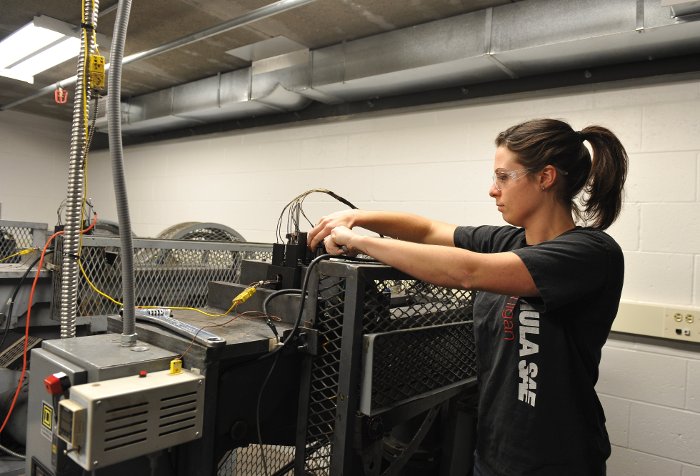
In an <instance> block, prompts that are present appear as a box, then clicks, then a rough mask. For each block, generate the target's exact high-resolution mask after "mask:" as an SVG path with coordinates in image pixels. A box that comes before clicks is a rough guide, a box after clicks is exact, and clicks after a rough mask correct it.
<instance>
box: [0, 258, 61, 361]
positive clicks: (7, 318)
mask: <svg viewBox="0 0 700 476" xmlns="http://www.w3.org/2000/svg"><path fill="white" fill-rule="evenodd" d="M48 253H52V251H47V252H46V253H44V255H46V254H48ZM40 260H41V256H40V257H38V258H37V259H35V260H34V261H33V262H32V263H31V264H30V265H29V266H28V267H27V270H26V271H25V272H24V274H23V275H22V277H21V278H20V279H19V282H18V283H17V287H15V290H14V292H13V293H12V297H11V298H10V302H9V304H8V307H7V314H6V315H5V329H4V331H3V334H2V339H1V340H0V350H2V346H3V345H4V344H5V339H7V336H8V334H9V333H10V321H11V320H12V311H13V309H14V307H15V299H17V295H18V294H19V290H20V289H21V288H22V285H23V284H24V281H25V280H26V279H27V276H29V272H30V271H31V269H32V268H33V267H34V266H36V264H37V263H38V262H39V261H40ZM39 271H40V272H41V270H39Z"/></svg>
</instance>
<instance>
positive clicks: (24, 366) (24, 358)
mask: <svg viewBox="0 0 700 476" xmlns="http://www.w3.org/2000/svg"><path fill="white" fill-rule="evenodd" d="M96 223H97V213H95V216H94V218H93V220H92V223H91V224H90V226H89V227H87V228H86V229H84V230H82V231H81V232H80V233H81V234H83V233H87V232H88V231H90V230H91V229H93V228H94V227H95V224H96ZM62 234H63V231H57V232H56V233H54V234H53V235H51V236H50V237H49V239H48V240H46V244H45V245H44V249H43V250H41V258H40V259H39V266H38V267H37V273H36V276H34V281H33V282H32V289H31V291H30V292H29V305H28V307H27V322H26V324H25V326H24V351H23V355H22V373H21V374H20V376H19V382H18V383H17V390H16V391H15V396H14V397H13V398H12V403H11V404H10V408H9V409H8V410H7V415H6V416H5V421H3V422H2V426H1V427H0V433H2V432H3V430H4V429H5V426H6V425H7V422H8V421H9V420H10V416H11V415H12V411H13V410H14V408H15V403H16V402H17V397H19V394H20V392H21V390H22V384H23V383H24V377H25V375H26V373H27V350H28V349H27V347H29V319H30V317H31V315H32V303H33V302H34V291H35V290H36V284H37V283H38V282H39V275H40V274H41V267H42V266H43V264H44V257H45V256H46V250H47V249H48V247H49V245H50V244H51V242H52V241H53V239H54V238H56V237H57V236H58V235H62ZM7 318H8V319H9V318H10V316H7Z"/></svg>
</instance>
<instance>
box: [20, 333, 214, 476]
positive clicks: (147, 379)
mask: <svg viewBox="0 0 700 476" xmlns="http://www.w3.org/2000/svg"><path fill="white" fill-rule="evenodd" d="M175 357H176V354H174V353H172V352H169V351H166V350H163V349H160V348H158V347H155V346H152V345H149V344H143V343H139V344H138V345H136V346H133V347H122V346H120V345H119V336H118V335H116V334H101V335H94V336H87V337H77V338H73V339H61V340H50V341H44V342H43V344H42V348H41V349H35V350H33V351H32V356H31V358H32V379H31V381H30V389H29V404H28V408H29V413H28V418H27V420H28V429H27V455H28V458H27V462H26V474H27V475H39V476H43V475H49V474H56V473H58V472H61V473H62V474H72V472H75V473H76V474H80V473H79V471H80V468H82V469H85V470H88V471H92V470H95V469H98V468H102V467H107V466H112V467H113V469H112V472H114V471H119V472H121V474H126V471H128V469H127V467H124V466H122V467H121V469H119V466H120V463H122V462H126V463H122V464H127V465H128V464H134V460H135V458H137V457H139V456H143V455H149V454H153V453H155V452H157V451H159V450H162V449H164V448H170V447H173V446H176V445H178V444H181V443H185V442H187V441H191V440H193V439H196V438H199V437H200V436H201V431H202V412H201V411H198V409H200V408H201V406H202V404H203V401H204V377H203V376H201V375H198V374H197V373H194V372H190V371H183V370H180V371H178V370H177V369H175V370H174V371H171V370H169V367H170V362H171V361H172V360H173V359H174V358H175ZM46 378H54V379H59V380H61V379H62V380H63V385H64V388H63V389H62V391H61V393H58V394H56V392H50V391H49V389H47V388H44V387H45V386H46ZM52 393H54V394H52ZM136 461H137V462H138V460H136ZM71 468H73V470H74V471H71Z"/></svg>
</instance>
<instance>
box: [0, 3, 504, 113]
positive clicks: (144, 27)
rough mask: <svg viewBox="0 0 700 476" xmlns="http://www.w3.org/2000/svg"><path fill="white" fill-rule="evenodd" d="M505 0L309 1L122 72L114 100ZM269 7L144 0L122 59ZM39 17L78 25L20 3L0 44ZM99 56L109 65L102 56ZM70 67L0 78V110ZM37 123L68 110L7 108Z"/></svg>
mask: <svg viewBox="0 0 700 476" xmlns="http://www.w3.org/2000/svg"><path fill="white" fill-rule="evenodd" d="M509 1H510V0H316V1H315V2H312V3H309V4H307V5H304V6H300V7H298V8H295V9H292V10H289V11H287V12H283V13H279V14H277V15H275V16H272V17H270V18H266V19H262V20H259V21H255V22H253V23H251V24H248V25H245V26H242V27H240V28H236V29H234V30H231V31H228V32H225V33H221V34H218V35H216V36H214V37H211V38H208V39H204V40H201V41H198V42H195V43H192V44H190V45H187V46H184V47H181V48H178V49H176V50H173V51H171V52H167V53H163V54H160V55H157V56H155V57H152V58H149V59H145V60H142V61H138V62H133V63H131V64H128V65H125V66H124V68H123V73H122V97H130V96H139V95H142V94H144V93H148V92H151V91H156V90H160V89H163V88H166V87H168V86H173V85H179V84H183V83H187V82H190V81H193V80H197V79H202V78H206V77H210V76H212V75H215V74H217V73H220V72H226V71H232V70H236V69H239V68H243V67H247V66H250V62H247V61H244V60H242V59H239V58H236V57H234V56H232V55H230V54H227V53H226V51H228V50H231V49H234V48H238V47H242V46H245V45H249V44H252V43H256V42H259V41H261V40H265V39H269V38H273V37H277V36H285V37H287V38H289V39H290V40H293V41H295V42H298V43H301V44H302V45H305V46H306V47H308V48H309V49H312V50H313V49H317V48H321V47H325V46H328V45H333V44H337V43H342V42H344V41H349V40H354V39H357V38H362V37H366V36H370V35H374V34H377V33H382V32H386V31H390V30H394V29H398V28H403V27H406V26H410V25H416V24H419V23H425V22H428V21H431V20H436V19H440V18H445V17H450V16H454V15H458V14H461V13H466V12H470V11H475V10H480V9H483V8H486V7H490V6H496V5H501V4H504V3H509ZM272 3H274V1H272V0H148V1H134V2H132V6H131V14H130V17H129V26H128V30H127V39H126V45H125V51H124V56H125V57H127V56H128V55H131V54H134V53H138V52H141V51H145V50H150V49H151V48H155V47H157V46H160V45H164V44H167V43H170V42H172V41H174V40H177V39H179V38H182V37H185V36H187V35H190V34H192V33H196V32H199V31H202V30H205V29H207V28H210V27H213V26H215V25H218V24H221V23H223V22H226V21H228V20H231V19H234V18H237V17H239V16H241V15H243V14H245V13H247V12H250V11H252V10H255V9H257V8H260V7H263V6H265V5H269V4H272ZM116 4H117V0H102V1H101V2H99V9H100V12H106V13H101V14H100V16H99V19H98V25H97V31H98V32H99V33H102V34H103V35H105V36H107V37H108V38H111V37H112V32H113V29H114V22H115V17H116V8H114V6H116ZM37 15H46V16H49V17H52V18H56V19H58V20H62V21H65V22H67V23H71V24H74V25H77V24H80V18H81V2H79V1H77V0H23V1H21V2H11V6H9V7H8V6H5V7H3V13H2V17H1V18H0V39H1V38H4V37H6V36H8V35H9V34H11V33H12V32H13V31H15V30H17V29H19V28H20V27H21V26H23V25H25V24H26V23H28V22H30V21H31V20H32V18H33V17H34V16H37ZM101 53H102V54H103V55H104V56H106V57H107V61H109V58H108V56H109V49H108V48H107V49H103V50H102V51H101ZM75 71H76V60H71V61H67V62H66V63H64V64H62V65H59V66H56V67H54V68H52V69H50V70H48V71H46V72H43V73H41V74H39V75H37V76H36V77H35V84H34V85H31V84H27V83H23V82H20V81H16V80H12V79H8V78H3V77H0V105H6V104H10V103H12V102H14V101H17V100H20V99H22V98H25V97H28V96H31V95H32V94H34V93H35V92H36V91H38V90H40V89H42V88H43V87H45V86H49V85H52V84H55V83H56V82H58V81H61V80H64V79H66V78H69V77H71V76H74V75H75ZM13 109H14V110H17V111H23V112H27V113H32V114H39V115H42V116H47V117H53V118H59V119H65V120H70V118H71V115H72V105H71V104H70V101H69V102H68V103H67V104H63V105H58V104H56V103H55V101H54V98H53V95H49V94H46V95H44V96H43V97H41V98H38V99H35V100H32V101H28V102H26V103H24V104H21V105H18V106H16V107H13Z"/></svg>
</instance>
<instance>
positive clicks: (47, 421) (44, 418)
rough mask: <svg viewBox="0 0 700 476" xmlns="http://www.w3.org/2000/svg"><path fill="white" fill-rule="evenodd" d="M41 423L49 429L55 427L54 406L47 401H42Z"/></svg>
mask: <svg viewBox="0 0 700 476" xmlns="http://www.w3.org/2000/svg"><path fill="white" fill-rule="evenodd" d="M41 425H42V426H43V427H44V428H46V429H47V430H49V431H51V429H52V428H53V407H52V406H51V405H48V404H47V403H45V402H42V409H41Z"/></svg>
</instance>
